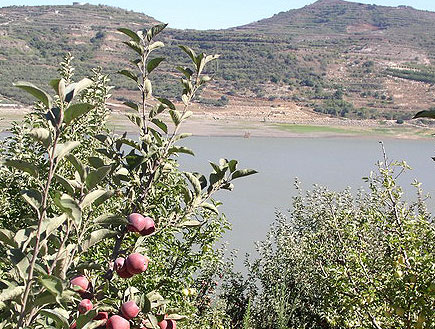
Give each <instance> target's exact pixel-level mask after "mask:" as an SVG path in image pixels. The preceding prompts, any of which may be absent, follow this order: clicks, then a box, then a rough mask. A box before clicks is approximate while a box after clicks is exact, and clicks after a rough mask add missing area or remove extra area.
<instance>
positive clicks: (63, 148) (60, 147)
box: [54, 141, 80, 161]
mask: <svg viewBox="0 0 435 329" xmlns="http://www.w3.org/2000/svg"><path fill="white" fill-rule="evenodd" d="M79 145H80V142H79V141H70V142H66V143H63V144H57V146H56V150H55V151H54V157H55V158H57V159H58V161H60V160H61V159H62V158H63V157H64V156H67V155H68V154H69V153H70V152H71V151H72V150H74V149H75V148H76V147H77V146H79Z"/></svg>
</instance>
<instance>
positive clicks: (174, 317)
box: [165, 313, 187, 321]
mask: <svg viewBox="0 0 435 329" xmlns="http://www.w3.org/2000/svg"><path fill="white" fill-rule="evenodd" d="M186 318H187V317H186V316H185V315H180V314H176V313H172V314H168V315H166V316H165V319H170V320H175V321H180V320H183V319H186Z"/></svg>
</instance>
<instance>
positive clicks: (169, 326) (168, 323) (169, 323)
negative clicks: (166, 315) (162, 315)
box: [157, 320, 177, 329]
mask: <svg viewBox="0 0 435 329" xmlns="http://www.w3.org/2000/svg"><path fill="white" fill-rule="evenodd" d="M157 325H158V326H159V328H160V329H175V328H177V323H176V322H175V321H174V320H163V321H162V322H159V323H158V324H157Z"/></svg>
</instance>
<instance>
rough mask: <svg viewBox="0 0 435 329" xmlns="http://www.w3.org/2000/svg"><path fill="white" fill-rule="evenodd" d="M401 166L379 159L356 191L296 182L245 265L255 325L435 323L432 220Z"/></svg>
mask: <svg viewBox="0 0 435 329" xmlns="http://www.w3.org/2000/svg"><path fill="white" fill-rule="evenodd" d="M407 168H408V167H407V165H406V164H405V163H393V164H391V165H389V162H388V161H387V159H385V161H384V162H382V163H379V172H378V173H377V174H371V175H370V176H369V177H367V178H366V182H367V184H368V188H369V191H368V192H365V191H364V190H360V191H358V193H356V194H355V195H353V194H352V193H351V191H350V189H346V190H344V191H342V192H334V191H330V190H328V189H327V188H325V187H321V186H315V187H314V189H313V190H312V191H309V192H306V193H303V192H302V191H301V189H300V186H299V183H297V185H296V186H297V188H298V190H299V194H298V195H297V196H296V197H295V198H294V201H293V207H292V209H291V210H290V214H289V218H286V217H285V216H284V215H283V214H278V216H277V219H276V222H275V223H274V224H273V226H272V227H271V230H270V231H269V233H268V235H267V238H266V240H264V241H262V242H260V243H259V244H258V246H257V250H258V252H259V255H260V256H259V258H258V259H257V260H255V261H254V262H253V263H252V264H251V265H250V267H249V273H250V274H251V276H252V280H254V282H258V289H257V295H256V297H255V298H254V300H253V305H252V308H251V310H250V313H251V314H252V315H251V321H253V322H254V323H255V325H254V326H253V327H254V328H258V329H260V328H265V329H266V328H268V329H269V328H376V329H380V328H435V315H434V312H433V310H434V309H435V272H434V270H433V269H434V266H435V258H434V250H435V225H434V222H433V219H432V217H431V215H430V214H429V213H428V212H427V210H426V207H425V203H424V201H423V200H424V196H423V194H422V191H421V189H420V184H419V183H417V182H415V183H414V184H413V186H414V187H415V188H416V191H417V198H416V200H415V201H413V202H411V203H408V202H407V200H408V197H406V196H405V195H404V192H403V190H402V188H401V187H400V186H398V185H397V182H396V178H397V176H398V174H401V173H403V171H404V170H406V169H407Z"/></svg>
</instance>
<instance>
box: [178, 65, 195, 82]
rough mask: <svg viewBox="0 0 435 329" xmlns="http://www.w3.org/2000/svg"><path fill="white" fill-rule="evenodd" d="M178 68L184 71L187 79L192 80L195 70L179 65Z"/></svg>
mask: <svg viewBox="0 0 435 329" xmlns="http://www.w3.org/2000/svg"><path fill="white" fill-rule="evenodd" d="M176 69H177V70H178V71H180V72H181V73H183V74H184V76H185V77H186V78H187V80H190V78H191V77H192V75H193V71H192V70H191V69H190V68H188V67H182V66H177V67H176Z"/></svg>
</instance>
